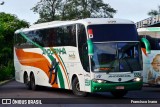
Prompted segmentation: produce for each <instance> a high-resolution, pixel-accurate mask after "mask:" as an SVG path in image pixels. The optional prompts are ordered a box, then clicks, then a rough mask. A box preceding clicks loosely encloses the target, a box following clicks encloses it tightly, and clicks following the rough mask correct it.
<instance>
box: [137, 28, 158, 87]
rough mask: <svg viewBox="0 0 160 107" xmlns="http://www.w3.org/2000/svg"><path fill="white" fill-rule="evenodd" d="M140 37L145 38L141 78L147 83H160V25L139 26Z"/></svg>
mask: <svg viewBox="0 0 160 107" xmlns="http://www.w3.org/2000/svg"><path fill="white" fill-rule="evenodd" d="M138 34H139V38H140V39H142V38H143V39H144V38H145V39H146V40H147V42H148V43H147V44H146V46H147V47H146V46H145V45H141V46H142V54H143V80H144V83H147V84H149V85H160V27H146V28H139V29H138Z"/></svg>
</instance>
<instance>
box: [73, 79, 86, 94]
mask: <svg viewBox="0 0 160 107" xmlns="http://www.w3.org/2000/svg"><path fill="white" fill-rule="evenodd" d="M72 90H73V93H74V95H76V96H80V97H85V96H87V92H82V91H80V86H79V81H78V78H74V79H73V81H72Z"/></svg>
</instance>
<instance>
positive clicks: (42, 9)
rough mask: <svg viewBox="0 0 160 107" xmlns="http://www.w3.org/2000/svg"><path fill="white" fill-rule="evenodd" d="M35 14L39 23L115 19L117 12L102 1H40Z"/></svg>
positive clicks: (34, 8) (35, 8)
mask: <svg viewBox="0 0 160 107" xmlns="http://www.w3.org/2000/svg"><path fill="white" fill-rule="evenodd" d="M32 10H33V12H35V13H38V14H39V16H40V19H39V20H38V21H37V23H41V22H48V21H54V20H70V19H79V18H91V17H94V18H96V17H105V18H106V17H113V15H114V14H115V13H116V12H117V11H116V10H114V9H113V8H111V6H110V5H109V4H105V3H104V2H103V1H102V0H40V2H38V3H37V4H36V6H35V7H33V8H32Z"/></svg>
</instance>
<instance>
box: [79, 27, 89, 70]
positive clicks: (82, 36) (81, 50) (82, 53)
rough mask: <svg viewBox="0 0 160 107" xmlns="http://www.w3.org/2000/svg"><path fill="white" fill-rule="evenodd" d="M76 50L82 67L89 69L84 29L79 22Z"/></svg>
mask: <svg viewBox="0 0 160 107" xmlns="http://www.w3.org/2000/svg"><path fill="white" fill-rule="evenodd" d="M78 50H79V56H80V60H81V63H82V66H83V69H84V70H85V71H89V58H88V49H87V35H86V29H85V26H84V25H81V24H78Z"/></svg>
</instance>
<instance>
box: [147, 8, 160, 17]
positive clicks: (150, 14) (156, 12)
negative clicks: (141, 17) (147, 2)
mask: <svg viewBox="0 0 160 107" xmlns="http://www.w3.org/2000/svg"><path fill="white" fill-rule="evenodd" d="M159 14H160V6H158V10H151V11H149V12H148V15H149V16H156V15H159Z"/></svg>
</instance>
